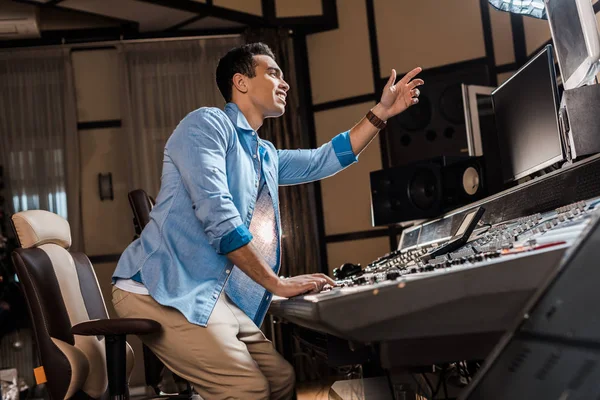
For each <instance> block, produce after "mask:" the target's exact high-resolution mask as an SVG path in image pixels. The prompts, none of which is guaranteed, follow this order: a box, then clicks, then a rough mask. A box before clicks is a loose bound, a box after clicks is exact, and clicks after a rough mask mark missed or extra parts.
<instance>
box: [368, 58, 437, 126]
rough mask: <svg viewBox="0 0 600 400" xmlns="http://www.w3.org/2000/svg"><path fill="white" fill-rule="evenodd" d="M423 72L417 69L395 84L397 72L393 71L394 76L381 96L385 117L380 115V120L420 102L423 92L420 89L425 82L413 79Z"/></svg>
mask: <svg viewBox="0 0 600 400" xmlns="http://www.w3.org/2000/svg"><path fill="white" fill-rule="evenodd" d="M421 71H422V68H421V67H417V68H415V69H413V70H412V71H410V72H409V73H407V74H406V75H404V77H403V78H402V79H400V80H399V81H398V83H396V84H394V82H395V81H396V70H395V69H392V74H391V76H390V79H389V80H388V81H387V83H386V85H385V87H384V88H383V94H382V95H381V101H380V102H379V105H380V107H381V109H382V110H383V112H384V113H385V115H378V117H379V118H382V119H388V118H391V117H393V116H394V115H397V114H400V113H401V112H403V111H404V110H406V109H407V108H408V107H410V106H413V105H415V104H417V103H418V102H419V95H420V94H421V92H420V91H419V89H418V87H419V86H421V85H422V84H424V83H425V82H424V81H423V80H422V79H413V78H414V77H415V76H417V75H418V74H419V73H420V72H421Z"/></svg>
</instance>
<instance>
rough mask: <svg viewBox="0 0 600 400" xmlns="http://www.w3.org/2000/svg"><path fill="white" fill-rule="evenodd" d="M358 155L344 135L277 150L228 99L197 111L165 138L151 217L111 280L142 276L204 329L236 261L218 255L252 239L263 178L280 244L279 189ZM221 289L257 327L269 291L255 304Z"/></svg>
mask: <svg viewBox="0 0 600 400" xmlns="http://www.w3.org/2000/svg"><path fill="white" fill-rule="evenodd" d="M355 161H357V157H356V156H355V155H354V153H353V151H352V146H351V144H350V137H349V132H343V133H340V134H339V135H337V136H335V137H334V138H333V139H332V140H331V141H330V142H328V143H326V144H324V145H322V146H321V147H319V148H318V149H313V150H276V149H275V147H274V146H273V144H272V143H270V142H268V141H266V140H262V139H260V138H259V137H258V135H257V134H256V131H254V130H253V129H252V128H251V127H250V125H249V124H248V121H247V120H246V118H245V116H244V114H242V112H241V111H240V110H239V108H238V107H237V106H236V105H235V104H234V103H228V104H227V105H226V106H225V110H224V111H222V110H220V109H218V108H209V107H203V108H200V109H198V110H195V111H193V112H191V113H190V114H188V115H187V116H186V117H185V118H184V119H183V120H182V121H181V122H180V123H179V125H178V126H177V128H175V131H174V132H173V134H172V135H171V137H170V138H169V140H168V141H167V144H166V146H165V150H164V159H163V171H162V177H161V188H160V191H159V193H158V196H157V198H156V204H155V206H154V208H153V209H152V212H151V213H150V222H148V224H147V225H146V227H145V228H144V230H143V231H142V234H141V236H140V238H139V239H137V240H135V241H133V242H132V243H131V244H130V245H129V246H128V247H127V249H125V251H124V252H123V254H122V256H121V258H120V260H119V263H118V265H117V268H116V270H115V273H114V275H113V280H116V279H130V278H131V277H133V276H134V275H136V274H138V273H139V275H138V276H139V277H141V280H142V281H143V283H144V285H145V286H146V288H147V289H148V292H149V293H150V295H151V296H152V297H153V298H154V299H155V300H156V301H157V302H158V303H160V304H163V305H166V306H170V307H174V308H176V309H177V310H179V311H180V312H181V313H182V314H183V315H184V316H185V317H186V318H187V319H188V320H189V321H190V322H191V323H194V324H198V325H201V326H206V324H207V323H208V319H209V317H210V314H211V312H212V310H213V308H214V306H215V304H216V302H217V299H218V298H219V295H220V293H221V291H222V290H223V288H224V286H225V284H226V282H227V280H228V278H229V276H230V274H231V271H232V269H233V267H234V266H233V264H232V262H231V261H230V260H229V259H228V258H227V257H226V256H225V255H226V254H227V253H229V252H231V251H233V250H236V249H238V248H239V247H242V246H244V245H246V244H247V243H249V242H250V241H251V240H252V235H251V234H250V231H249V229H248V227H249V226H250V222H251V220H252V215H253V212H254V208H255V204H256V200H257V194H258V188H259V181H260V174H261V173H262V174H264V179H265V182H266V186H267V188H268V190H269V193H270V194H271V198H272V201H273V208H274V210H275V212H274V214H275V219H276V221H275V222H276V227H277V232H278V237H277V240H278V243H279V242H280V241H281V220H280V217H279V199H278V196H277V194H278V186H279V185H294V184H299V183H305V182H310V181H314V180H318V179H322V178H325V177H327V176H330V175H333V174H335V173H337V172H339V171H340V170H342V169H343V168H345V167H346V166H348V165H350V164H352V163H353V162H355ZM276 248H277V251H279V249H280V246H279V244H278V245H277V247H276ZM276 259H277V260H279V259H280V257H279V254H277V256H276ZM278 268H279V265H277V266H276V267H275V268H274V269H276V270H277V269H278ZM230 286H235V285H230ZM248 290H256V289H255V288H249V289H248ZM227 294H228V295H229V296H230V297H231V300H232V301H233V302H234V303H235V304H237V306H238V307H240V309H242V310H243V311H244V312H245V313H246V314H247V315H250V316H253V320H254V322H255V323H256V324H257V325H260V324H261V323H262V320H263V318H264V316H265V313H266V311H267V309H268V304H269V302H270V300H271V296H270V295H267V296H264V300H263V301H262V303H261V304H260V305H259V306H258V309H256V308H257V306H256V304H255V302H248V301H245V299H246V298H252V293H244V291H243V290H237V291H231V292H228V293H227Z"/></svg>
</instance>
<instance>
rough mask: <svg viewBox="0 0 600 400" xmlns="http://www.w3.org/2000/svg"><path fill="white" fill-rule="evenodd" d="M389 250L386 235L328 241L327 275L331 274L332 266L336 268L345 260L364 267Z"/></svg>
mask: <svg viewBox="0 0 600 400" xmlns="http://www.w3.org/2000/svg"><path fill="white" fill-rule="evenodd" d="M389 251H390V241H389V239H388V238H387V237H380V238H372V239H362V240H352V241H347V242H336V243H328V244H327V262H328V266H329V275H330V276H331V275H332V273H333V269H334V268H338V267H339V266H340V265H342V264H344V263H347V262H351V263H354V264H361V266H362V267H363V268H364V267H366V266H367V264H369V263H370V262H371V261H373V260H375V259H376V258H378V257H381V256H382V255H384V254H386V253H389Z"/></svg>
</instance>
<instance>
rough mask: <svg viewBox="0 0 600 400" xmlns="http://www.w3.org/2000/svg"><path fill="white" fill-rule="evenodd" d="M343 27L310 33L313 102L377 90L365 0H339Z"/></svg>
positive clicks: (339, 13) (339, 18)
mask: <svg viewBox="0 0 600 400" xmlns="http://www.w3.org/2000/svg"><path fill="white" fill-rule="evenodd" d="M337 11H338V21H339V29H336V30H332V31H327V32H321V33H316V34H313V35H309V36H308V37H307V47H308V61H309V68H310V82H311V88H312V101H313V104H319V103H324V102H327V101H332V100H339V99H344V98H347V97H353V96H359V95H363V94H368V93H373V91H374V90H375V89H374V87H373V72H372V71H373V69H372V65H371V52H370V46H369V33H368V28H367V17H366V5H365V0H343V1H338V8H337Z"/></svg>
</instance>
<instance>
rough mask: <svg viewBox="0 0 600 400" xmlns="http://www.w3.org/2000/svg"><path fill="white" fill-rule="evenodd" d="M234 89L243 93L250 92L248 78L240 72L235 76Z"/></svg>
mask: <svg viewBox="0 0 600 400" xmlns="http://www.w3.org/2000/svg"><path fill="white" fill-rule="evenodd" d="M233 87H234V88H235V89H236V90H237V91H238V92H241V93H247V92H248V77H247V76H246V75H244V74H240V73H239V72H238V73H236V74H235V75H233Z"/></svg>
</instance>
